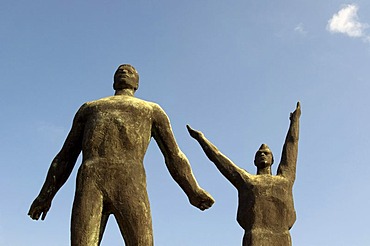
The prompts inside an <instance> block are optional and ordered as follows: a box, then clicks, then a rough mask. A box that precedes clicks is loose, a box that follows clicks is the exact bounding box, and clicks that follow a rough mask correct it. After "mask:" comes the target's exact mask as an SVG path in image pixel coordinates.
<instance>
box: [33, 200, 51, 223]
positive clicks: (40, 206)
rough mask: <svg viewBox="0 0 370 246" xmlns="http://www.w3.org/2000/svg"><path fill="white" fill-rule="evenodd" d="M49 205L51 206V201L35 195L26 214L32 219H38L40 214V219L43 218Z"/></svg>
mask: <svg viewBox="0 0 370 246" xmlns="http://www.w3.org/2000/svg"><path fill="white" fill-rule="evenodd" d="M50 207H51V201H49V200H46V199H42V198H40V197H36V199H35V200H34V201H33V203H32V205H31V207H30V210H29V211H28V215H29V216H30V217H31V219H33V220H38V219H39V218H40V216H41V215H42V216H41V220H44V219H45V217H46V214H47V213H48V211H49V209H50Z"/></svg>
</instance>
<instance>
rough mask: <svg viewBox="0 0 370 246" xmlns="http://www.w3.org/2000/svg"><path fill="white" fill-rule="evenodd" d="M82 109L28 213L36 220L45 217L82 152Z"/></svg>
mask: <svg viewBox="0 0 370 246" xmlns="http://www.w3.org/2000/svg"><path fill="white" fill-rule="evenodd" d="M81 111H82V107H81V109H80V110H79V111H78V112H77V114H76V116H75V118H74V120H73V124H72V129H71V131H70V132H69V134H68V136H67V139H66V141H65V142H64V145H63V147H62V149H61V150H60V152H59V153H58V154H57V155H56V156H55V158H54V159H53V161H52V163H51V165H50V168H49V171H48V174H47V176H46V180H45V182H44V185H43V186H42V188H41V191H40V194H39V195H38V196H37V197H36V199H35V200H34V201H33V203H32V205H31V207H30V210H29V212H28V215H29V216H30V217H31V218H32V219H34V220H38V219H39V218H40V216H41V215H42V217H41V220H44V219H45V216H46V214H47V212H48V211H49V209H50V206H51V202H52V200H53V198H54V196H55V194H56V193H57V192H58V190H59V189H60V188H61V187H62V186H63V184H64V183H65V182H66V181H67V179H68V177H69V175H70V174H71V172H72V169H73V167H74V165H75V163H76V160H77V158H78V156H79V154H80V152H81V146H82V133H83V126H84V125H83V119H82V112H81Z"/></svg>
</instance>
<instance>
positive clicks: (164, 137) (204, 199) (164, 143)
mask: <svg viewBox="0 0 370 246" xmlns="http://www.w3.org/2000/svg"><path fill="white" fill-rule="evenodd" d="M154 107H155V108H154V115H153V118H154V119H153V120H154V122H153V130H152V135H153V137H154V139H155V140H156V142H157V144H158V146H159V148H160V150H161V152H162V154H163V156H164V159H165V163H166V166H167V169H168V170H169V172H170V174H171V176H172V178H173V179H174V180H175V181H176V182H177V183H178V184H179V186H180V187H181V188H182V190H183V191H184V192H185V193H186V195H187V196H188V198H189V201H190V203H191V204H192V205H194V206H196V207H198V208H199V209H201V210H205V209H208V208H209V207H211V206H212V204H213V203H214V199H213V198H212V196H211V195H210V194H208V192H206V191H205V190H203V189H202V188H201V187H200V186H199V185H198V183H197V181H196V179H195V177H194V175H193V172H192V169H191V167H190V163H189V161H188V159H187V157H186V156H185V154H184V153H183V152H182V151H181V150H180V148H179V146H178V145H177V143H176V140H175V137H174V135H173V132H172V129H171V124H170V121H169V119H168V117H167V115H166V113H165V112H164V111H163V109H162V108H161V107H160V106H159V105H155V106H154Z"/></svg>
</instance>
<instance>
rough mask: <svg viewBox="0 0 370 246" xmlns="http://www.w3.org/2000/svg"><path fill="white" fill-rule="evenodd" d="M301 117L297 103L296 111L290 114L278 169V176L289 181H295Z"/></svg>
mask: <svg viewBox="0 0 370 246" xmlns="http://www.w3.org/2000/svg"><path fill="white" fill-rule="evenodd" d="M300 116H301V107H300V103H299V102H298V103H297V108H296V110H295V111H294V112H293V113H291V114H290V125H289V130H288V133H287V136H286V139H285V143H284V146H283V152H282V155H281V161H280V165H279V168H278V174H281V175H283V176H285V177H287V178H289V179H290V180H291V181H294V180H295V172H296V165H297V156H298V140H299V118H300Z"/></svg>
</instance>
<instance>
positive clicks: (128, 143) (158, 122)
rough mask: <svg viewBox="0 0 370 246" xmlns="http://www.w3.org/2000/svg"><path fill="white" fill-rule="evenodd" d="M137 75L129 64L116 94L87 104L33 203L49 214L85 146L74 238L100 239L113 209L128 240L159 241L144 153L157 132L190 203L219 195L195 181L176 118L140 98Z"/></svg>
mask: <svg viewBox="0 0 370 246" xmlns="http://www.w3.org/2000/svg"><path fill="white" fill-rule="evenodd" d="M138 85H139V75H138V73H137V71H136V69H135V68H133V67H132V66H131V65H128V64H124V65H120V66H119V67H118V69H117V71H116V72H115V74H114V84H113V88H114V90H115V95H114V96H110V97H106V98H102V99H99V100H96V101H92V102H87V103H85V104H84V105H82V106H81V108H80V109H79V110H78V112H77V113H76V115H75V118H74V120H73V125H72V129H71V130H70V132H69V134H68V136H67V139H66V140H65V143H64V145H63V147H62V149H61V150H60V152H59V153H58V154H57V155H56V157H55V158H54V160H53V161H52V163H51V166H50V168H49V171H48V174H47V177H46V180H45V183H44V185H43V187H42V189H41V191H40V194H39V195H38V196H37V198H36V199H35V200H34V202H33V203H32V205H31V208H30V210H29V213H28V214H29V216H30V217H31V218H32V219H35V220H38V219H39V218H40V216H41V219H42V220H44V218H45V216H46V214H47V212H48V211H49V209H50V206H51V202H52V199H53V198H54V196H55V194H56V193H57V191H58V190H59V189H60V188H61V187H62V186H63V184H64V183H65V182H66V181H67V179H68V177H69V176H70V174H71V172H72V169H73V167H74V165H75V163H76V160H77V157H78V156H79V154H80V152H81V151H82V155H83V159H82V164H81V166H80V168H79V170H78V174H77V182H76V193H75V198H74V202H73V209H72V222H71V245H73V246H94V245H99V244H100V242H101V239H102V236H103V232H104V229H105V226H106V224H107V221H108V217H109V215H110V214H113V215H114V216H115V218H116V220H117V223H118V225H119V228H120V230H121V233H122V236H123V238H124V241H125V244H126V245H127V246H151V245H153V232H152V219H151V213H150V207H149V201H148V194H147V190H146V176H145V170H144V166H143V159H144V155H145V152H146V150H147V147H148V144H149V141H150V139H151V137H153V138H154V139H155V140H156V142H157V144H158V146H159V148H160V150H161V152H162V154H163V155H164V158H165V162H166V166H167V168H168V170H169V172H170V174H171V175H172V177H173V178H174V180H175V181H176V182H177V183H178V184H179V185H180V187H181V188H182V189H183V190H184V192H185V193H186V195H187V196H188V198H189V201H190V203H191V204H192V205H194V206H196V207H198V208H199V209H201V210H205V209H207V208H209V207H211V206H212V204H213V203H214V200H213V198H212V197H211V196H210V195H209V194H208V193H207V192H206V191H205V190H203V189H202V188H201V187H199V185H198V184H197V181H196V180H195V178H194V176H193V174H192V170H191V167H190V164H189V161H188V159H187V158H186V156H185V155H184V154H183V152H182V151H181V150H180V149H179V147H178V145H177V143H176V140H175V138H174V135H173V132H172V129H171V125H170V121H169V119H168V117H167V115H166V113H165V112H164V111H163V109H162V108H161V107H160V106H159V105H158V104H155V103H152V102H147V101H144V100H141V99H138V98H135V97H134V93H135V91H136V90H137V88H138Z"/></svg>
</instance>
